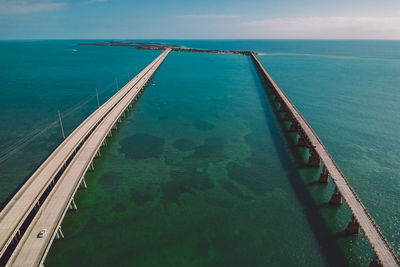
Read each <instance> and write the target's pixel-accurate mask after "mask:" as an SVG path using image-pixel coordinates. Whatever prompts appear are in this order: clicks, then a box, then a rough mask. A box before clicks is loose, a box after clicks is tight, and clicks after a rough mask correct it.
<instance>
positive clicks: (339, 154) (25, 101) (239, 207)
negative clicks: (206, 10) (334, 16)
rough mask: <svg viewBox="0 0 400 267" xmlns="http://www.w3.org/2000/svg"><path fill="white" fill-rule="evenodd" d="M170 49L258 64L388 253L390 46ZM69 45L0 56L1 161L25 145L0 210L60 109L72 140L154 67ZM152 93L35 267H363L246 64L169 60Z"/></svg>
mask: <svg viewBox="0 0 400 267" xmlns="http://www.w3.org/2000/svg"><path fill="white" fill-rule="evenodd" d="M169 42H171V43H178V44H184V45H186V46H191V47H200V48H211V49H243V50H254V51H257V52H261V53H262V55H260V56H259V58H260V60H261V61H262V63H263V64H264V65H265V66H266V68H267V69H268V70H269V71H270V73H271V74H272V76H273V77H274V78H275V79H276V80H277V82H278V83H279V85H280V86H281V87H282V88H283V89H284V90H285V92H286V93H287V94H288V96H289V97H290V98H291V99H292V101H293V102H294V104H295V105H296V106H297V107H298V109H299V110H300V111H301V112H302V113H303V115H304V116H305V118H306V119H307V120H308V121H309V122H310V124H311V125H312V126H313V128H314V129H315V130H316V132H317V133H318V134H319V136H320V137H321V139H322V140H323V142H324V144H325V145H326V147H327V148H328V149H329V150H330V152H331V154H332V155H333V156H334V158H335V160H336V161H337V162H338V163H339V166H341V168H342V170H343V171H344V173H345V174H346V176H347V177H348V179H349V181H350V182H351V184H352V185H353V187H354V188H355V189H356V191H357V192H358V194H359V195H360V197H361V199H362V200H363V202H364V204H365V205H366V206H367V208H369V210H370V212H371V214H372V215H373V217H374V218H375V219H376V221H377V222H378V224H379V225H380V226H381V228H382V230H383V232H384V233H385V235H386V236H387V238H388V239H389V241H391V243H392V245H393V247H394V248H395V249H396V251H399V248H400V236H399V235H400V233H399V230H398V225H399V220H400V212H399V211H400V210H399V209H400V208H399V206H398V205H397V203H398V202H399V178H398V177H399V176H398V173H399V170H400V164H399V152H400V144H399V142H398V141H397V140H396V137H397V134H396V132H397V130H398V128H399V126H398V125H399V124H398V120H399V117H398V114H399V111H400V110H399V109H400V108H399V107H398V106H397V103H398V100H399V98H400V94H399V91H398V86H397V85H398V84H399V80H400V75H398V74H399V72H400V43H399V42H389V41H388V42H383V41H382V42H375V41H169ZM77 43H78V41H37V42H1V43H0V46H1V47H2V48H3V49H2V50H1V52H0V58H1V60H0V62H1V63H0V64H1V65H2V66H1V68H2V69H5V70H6V71H5V72H3V71H2V72H1V73H0V80H1V81H2V84H3V86H2V87H1V89H0V96H1V97H0V102H1V104H2V106H3V111H2V112H1V113H0V116H1V118H2V120H0V123H1V124H0V125H1V127H0V140H1V141H2V151H5V150H4V149H7V148H8V149H9V148H10V147H11V148H13V147H12V146H13V144H14V143H15V142H16V141H18V140H21V138H22V137H24V136H27V138H26V139H27V140H31V139H32V140H33V141H32V142H30V143H29V142H28V144H26V145H25V146H24V147H23V148H21V151H16V152H13V153H14V154H12V156H11V157H9V158H8V159H7V160H5V161H3V162H0V164H2V165H1V167H2V170H4V171H3V172H2V173H1V174H0V175H1V176H0V186H1V189H2V190H1V196H0V197H1V199H0V200H2V201H3V202H4V201H5V199H6V198H7V197H8V196H10V194H12V192H13V190H15V189H16V188H17V187H18V185H19V184H21V183H22V182H23V181H24V179H26V177H27V175H28V174H29V173H30V172H32V171H33V170H34V169H35V168H36V167H37V166H38V164H39V163H40V162H41V161H43V160H44V158H45V157H46V155H47V154H48V153H49V152H51V150H52V149H54V147H56V145H57V144H58V143H59V142H60V141H61V138H60V130H59V128H58V126H57V125H56V124H54V125H50V123H52V122H53V121H54V120H55V119H56V118H57V109H58V108H59V109H61V110H62V111H63V110H65V112H64V113H66V114H68V112H67V111H68V110H72V112H71V113H70V115H69V116H66V118H65V119H64V124H66V125H65V128H66V130H67V132H70V131H72V130H73V128H74V127H76V126H77V125H78V124H79V122H80V121H82V120H83V119H84V118H85V117H86V116H87V115H88V114H90V112H92V111H93V110H94V109H95V108H96V105H97V104H96V100H95V98H94V97H93V96H94V88H96V87H98V88H99V90H100V91H101V92H102V93H101V96H102V99H103V101H104V100H105V99H106V97H109V96H110V95H111V94H112V93H113V92H114V90H115V77H117V78H118V80H119V82H120V84H124V83H125V82H126V81H127V79H128V76H127V73H128V72H131V73H135V71H136V66H138V67H139V70H140V69H141V68H143V67H144V66H145V65H146V64H147V63H149V62H150V61H151V60H152V59H153V58H154V57H156V56H157V55H158V54H159V52H157V51H137V50H133V49H130V48H124V47H83V46H76V44H77ZM72 49H76V50H78V51H73V50H72ZM6 51H7V52H6ZM10 51H12V52H10ZM21 73H22V74H23V75H21ZM154 79H155V81H156V85H155V86H149V88H148V89H147V90H146V92H145V94H144V96H143V97H142V99H141V100H140V101H139V102H138V104H137V105H136V107H135V109H134V110H133V111H132V112H131V113H130V115H129V116H128V118H127V119H126V120H125V121H124V122H123V123H122V125H121V127H120V128H119V130H118V131H117V132H116V134H114V137H113V139H111V142H109V146H108V147H106V148H105V149H104V150H103V153H102V154H103V157H102V158H101V159H98V160H96V162H95V165H96V171H95V172H94V173H90V174H88V175H87V178H86V179H87V183H88V190H85V191H79V192H78V194H77V196H76V201H77V204H78V211H77V212H72V213H68V214H67V216H66V218H65V220H64V222H63V225H62V227H63V231H64V234H65V236H66V238H65V240H64V241H62V242H55V243H54V244H53V247H52V249H51V251H50V253H49V255H48V258H47V260H46V266H47V265H49V266H60V265H65V266H68V265H72V264H74V265H82V266H88V265H92V266H99V265H104V266H106V265H110V264H115V263H117V264H119V265H125V266H132V265H135V266H155V265H156V266H157V265H163V266H165V265H166V266H221V265H222V266H226V265H233V266H253V265H254V266H266V265H300V266H310V265H311V266H323V265H333V266H339V265H341V266H344V265H355V266H362V265H366V264H368V262H369V259H370V258H371V257H372V255H373V252H372V249H371V248H370V245H369V244H368V242H367V241H366V239H365V237H364V236H363V235H361V236H359V237H345V236H343V234H342V231H343V229H344V228H345V226H346V224H347V221H348V219H349V218H350V211H349V210H348V208H347V207H346V206H345V205H343V206H342V207H340V208H332V207H329V206H328V205H326V203H327V201H328V200H329V197H330V195H331V193H332V191H333V186H332V184H330V185H328V186H319V185H317V184H315V181H316V179H317V175H318V170H316V169H305V168H303V167H302V166H303V164H302V162H304V154H305V153H304V152H305V151H302V150H298V149H295V148H294V147H293V145H292V141H291V138H292V136H290V135H287V134H285V133H284V131H283V130H282V125H281V124H280V123H279V121H278V120H277V118H276V115H275V114H274V111H273V109H272V108H271V104H270V102H269V100H268V98H267V96H266V95H265V93H264V90H263V88H262V85H261V83H260V80H259V77H258V75H257V73H256V71H255V69H254V67H253V66H252V64H251V62H250V60H249V59H248V58H247V57H244V56H238V55H215V54H192V53H185V54H183V53H180V54H179V53H171V54H170V55H169V56H168V57H167V59H166V61H165V62H164V63H163V65H162V66H161V68H160V70H159V71H158V73H157V74H156V76H155V78H154ZM85 101H88V102H87V104H85ZM79 103H83V104H81V105H79ZM76 105H78V106H77V108H76V110H75V109H73V108H74V106H76ZM44 125H50V126H49V127H50V128H49V130H48V131H45V132H44V133H41V134H40V135H39V136H38V137H36V138H32V137H31V136H30V133H31V132H32V129H40V128H41V127H43V126H44ZM10 129H12V130H10ZM24 140H25V139H23V140H22V141H20V143H23V144H25V143H24V142H23V141H24ZM23 162H25V163H26V162H29V164H22V163H23ZM27 165H28V166H27ZM16 166H18V167H16ZM11 177H12V178H11ZM3 188H4V190H3ZM76 259H79V262H76Z"/></svg>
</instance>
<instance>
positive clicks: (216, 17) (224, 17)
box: [176, 14, 240, 19]
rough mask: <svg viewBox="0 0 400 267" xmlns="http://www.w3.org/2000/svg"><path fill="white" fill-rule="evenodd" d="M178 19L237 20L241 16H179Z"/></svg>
mask: <svg viewBox="0 0 400 267" xmlns="http://www.w3.org/2000/svg"><path fill="white" fill-rule="evenodd" d="M176 18H180V19H237V18H240V16H236V15H224V14H187V15H179V16H176Z"/></svg>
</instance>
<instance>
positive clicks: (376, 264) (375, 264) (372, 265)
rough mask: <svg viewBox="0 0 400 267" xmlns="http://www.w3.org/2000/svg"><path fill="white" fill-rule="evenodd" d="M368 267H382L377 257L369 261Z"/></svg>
mask: <svg viewBox="0 0 400 267" xmlns="http://www.w3.org/2000/svg"><path fill="white" fill-rule="evenodd" d="M369 267H383V264H382V262H381V260H380V259H379V258H378V257H375V258H373V259H371V261H370V263H369Z"/></svg>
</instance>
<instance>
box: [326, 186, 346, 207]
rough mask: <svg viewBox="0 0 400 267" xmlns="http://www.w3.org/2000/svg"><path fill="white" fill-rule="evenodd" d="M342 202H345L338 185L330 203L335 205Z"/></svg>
mask: <svg viewBox="0 0 400 267" xmlns="http://www.w3.org/2000/svg"><path fill="white" fill-rule="evenodd" d="M342 202H343V199H342V195H341V194H340V192H339V190H338V189H337V187H335V191H334V192H333V194H332V197H331V200H330V201H329V204H331V205H333V206H339V205H342Z"/></svg>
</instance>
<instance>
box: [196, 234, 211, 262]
mask: <svg viewBox="0 0 400 267" xmlns="http://www.w3.org/2000/svg"><path fill="white" fill-rule="evenodd" d="M209 249H210V242H208V240H207V239H206V238H204V237H201V238H200V240H198V241H197V253H198V254H199V255H200V256H201V257H207V256H208V250H209Z"/></svg>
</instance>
